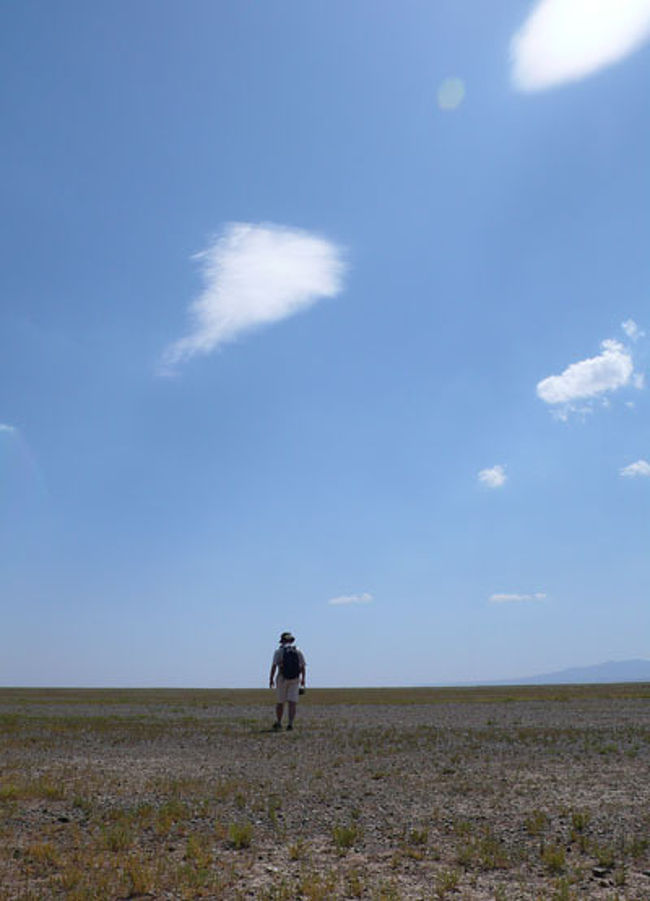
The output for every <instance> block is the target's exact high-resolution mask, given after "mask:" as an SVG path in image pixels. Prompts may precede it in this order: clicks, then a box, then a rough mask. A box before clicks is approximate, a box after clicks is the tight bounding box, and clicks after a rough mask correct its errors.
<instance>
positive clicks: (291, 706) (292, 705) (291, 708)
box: [289, 701, 298, 726]
mask: <svg viewBox="0 0 650 901" xmlns="http://www.w3.org/2000/svg"><path fill="white" fill-rule="evenodd" d="M297 706H298V705H297V704H296V702H295V701H289V725H290V726H293V721H294V720H295V718H296V708H297Z"/></svg>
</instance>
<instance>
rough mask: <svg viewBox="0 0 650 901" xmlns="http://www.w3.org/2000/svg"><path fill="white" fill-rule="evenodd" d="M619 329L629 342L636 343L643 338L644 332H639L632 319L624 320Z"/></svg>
mask: <svg viewBox="0 0 650 901" xmlns="http://www.w3.org/2000/svg"><path fill="white" fill-rule="evenodd" d="M621 328H622V329H623V331H624V332H625V334H626V335H627V336H628V338H629V339H630V340H631V341H638V340H639V338H643V337H644V336H645V332H642V331H641V329H640V328H639V326H638V325H637V324H636V322H635V321H634V319H626V320H625V322H621Z"/></svg>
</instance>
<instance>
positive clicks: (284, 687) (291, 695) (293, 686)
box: [275, 676, 300, 704]
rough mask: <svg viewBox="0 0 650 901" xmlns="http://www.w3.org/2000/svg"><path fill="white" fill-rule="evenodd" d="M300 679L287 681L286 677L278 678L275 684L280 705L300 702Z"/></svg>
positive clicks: (276, 696)
mask: <svg viewBox="0 0 650 901" xmlns="http://www.w3.org/2000/svg"><path fill="white" fill-rule="evenodd" d="M299 684H300V679H285V678H284V676H278V678H277V682H276V684H275V698H276V700H277V702H278V704H284V702H285V701H292V702H293V703H297V701H298V687H299Z"/></svg>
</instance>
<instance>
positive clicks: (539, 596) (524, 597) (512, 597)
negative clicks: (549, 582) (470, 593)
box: [490, 591, 546, 604]
mask: <svg viewBox="0 0 650 901" xmlns="http://www.w3.org/2000/svg"><path fill="white" fill-rule="evenodd" d="M544 600H546V595H545V594H544V592H543V591H537V592H535V593H534V594H491V595H490V603H492V604H510V603H516V602H517V601H544Z"/></svg>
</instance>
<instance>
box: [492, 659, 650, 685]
mask: <svg viewBox="0 0 650 901" xmlns="http://www.w3.org/2000/svg"><path fill="white" fill-rule="evenodd" d="M599 682H650V660H610V661H608V662H607V663H596V664H594V665H593V666H573V667H570V668H569V669H562V670H557V671H556V672H554V673H543V674H541V675H539V676H526V677H524V678H522V679H502V680H500V681H499V682H492V683H490V684H492V685H575V684H578V683H584V684H587V683H599Z"/></svg>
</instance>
